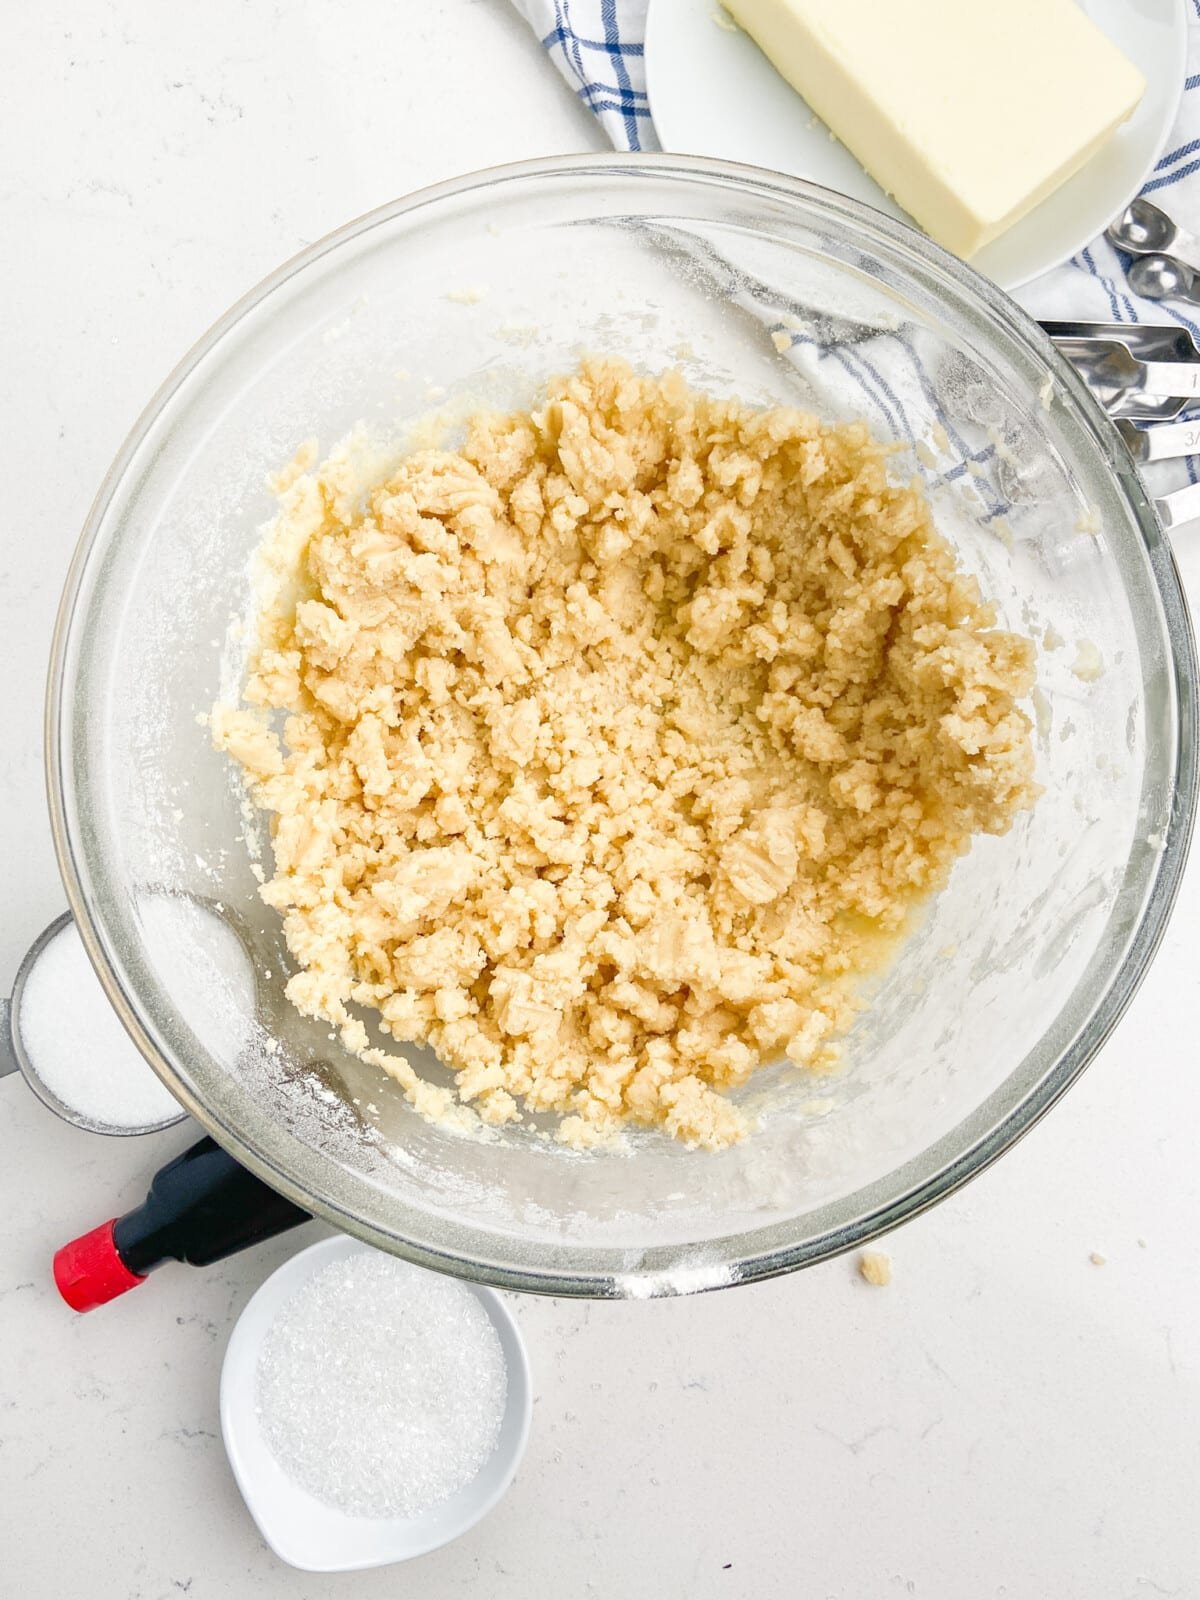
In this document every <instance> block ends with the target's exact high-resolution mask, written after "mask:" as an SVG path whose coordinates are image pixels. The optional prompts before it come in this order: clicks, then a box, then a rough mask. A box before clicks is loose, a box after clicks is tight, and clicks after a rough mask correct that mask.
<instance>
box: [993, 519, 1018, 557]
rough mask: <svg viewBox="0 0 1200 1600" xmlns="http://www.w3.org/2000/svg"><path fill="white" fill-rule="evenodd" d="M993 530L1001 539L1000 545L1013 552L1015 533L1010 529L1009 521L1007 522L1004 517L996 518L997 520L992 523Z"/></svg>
mask: <svg viewBox="0 0 1200 1600" xmlns="http://www.w3.org/2000/svg"><path fill="white" fill-rule="evenodd" d="M991 529H992V532H993V533H994V534H995V535H996V537H997V539H999V541H1000V543H1001V544H1002V545H1003V546H1004V548H1005V549H1006V550H1011V549H1012V547H1013V531H1012V529H1011V528H1010V527H1009V525H1008V523H1007V521H1006V520H1005V518H1004V517H995V518H993V520H992V522H991Z"/></svg>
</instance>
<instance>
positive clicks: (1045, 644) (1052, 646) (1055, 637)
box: [1042, 622, 1067, 650]
mask: <svg viewBox="0 0 1200 1600" xmlns="http://www.w3.org/2000/svg"><path fill="white" fill-rule="evenodd" d="M1066 642H1067V641H1066V640H1065V639H1064V638H1063V636H1062V634H1061V633H1059V631H1058V629H1057V628H1056V627H1055V626H1054V625H1053V623H1050V622H1048V623H1047V624H1046V631H1045V633H1043V634H1042V649H1043V650H1061V649H1062V647H1063V645H1064V644H1066Z"/></svg>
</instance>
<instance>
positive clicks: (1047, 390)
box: [1038, 372, 1054, 411]
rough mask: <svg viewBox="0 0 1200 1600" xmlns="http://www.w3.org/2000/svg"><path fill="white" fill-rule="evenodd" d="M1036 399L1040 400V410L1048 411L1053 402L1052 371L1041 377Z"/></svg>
mask: <svg viewBox="0 0 1200 1600" xmlns="http://www.w3.org/2000/svg"><path fill="white" fill-rule="evenodd" d="M1038 399H1039V401H1040V402H1041V406H1042V410H1043V411H1049V409H1050V406H1051V404H1052V403H1053V400H1054V375H1053V373H1050V372H1048V373H1047V374H1046V376H1045V377H1044V378H1043V379H1042V382H1041V385H1040V387H1039V388H1038Z"/></svg>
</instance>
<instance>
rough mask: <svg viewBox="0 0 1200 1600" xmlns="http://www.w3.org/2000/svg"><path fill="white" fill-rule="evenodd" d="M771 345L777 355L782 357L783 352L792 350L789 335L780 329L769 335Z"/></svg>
mask: <svg viewBox="0 0 1200 1600" xmlns="http://www.w3.org/2000/svg"><path fill="white" fill-rule="evenodd" d="M771 343H772V344H773V345H774V346H775V348H776V350H778V351H779V354H780V355H783V354H784V353H785V351H788V350H790V349H791V348H792V336H791V334H789V333H785V332H784V330H783V329H782V328H776V330H775V332H774V333H773V334H772V335H771Z"/></svg>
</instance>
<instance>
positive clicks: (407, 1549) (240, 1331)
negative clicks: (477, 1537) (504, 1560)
mask: <svg viewBox="0 0 1200 1600" xmlns="http://www.w3.org/2000/svg"><path fill="white" fill-rule="evenodd" d="M369 1251H370V1246H368V1245H365V1244H360V1243H359V1242H358V1240H357V1239H350V1238H346V1237H344V1236H342V1237H338V1238H336V1239H323V1240H322V1241H321V1242H320V1244H314V1245H312V1246H311V1247H310V1248H309V1249H307V1250H301V1251H300V1253H299V1254H298V1255H295V1256H293V1257H292V1259H291V1260H290V1261H288V1262H285V1263H284V1265H283V1266H282V1267H280V1268H279V1269H278V1271H276V1272H273V1273H272V1274H271V1276H270V1277H269V1278H268V1279H267V1281H266V1282H265V1283H264V1284H263V1286H262V1288H261V1289H259V1290H258V1292H257V1294H255V1296H254V1298H253V1299H252V1300H251V1301H250V1303H249V1304H248V1305H247V1307H246V1309H245V1310H244V1311H243V1312H242V1314H241V1316H240V1317H239V1318H238V1320H237V1325H236V1326H235V1327H234V1330H233V1333H232V1334H231V1336H230V1339H229V1344H228V1346H227V1348H226V1351H225V1362H224V1365H223V1366H222V1368H221V1432H222V1434H223V1435H224V1439H225V1452H226V1454H227V1455H228V1457H229V1464H230V1466H231V1467H232V1468H233V1475H234V1477H235V1478H236V1480H237V1486H238V1488H239V1489H240V1490H241V1491H242V1498H243V1499H244V1500H245V1502H246V1505H247V1507H248V1509H249V1511H250V1515H251V1516H252V1517H253V1518H254V1520H255V1522H256V1523H257V1524H258V1529H259V1532H260V1533H261V1534H262V1536H263V1538H264V1539H265V1540H266V1541H267V1543H268V1544H269V1545H270V1547H271V1549H272V1550H273V1551H274V1552H275V1554H276V1555H277V1556H279V1557H280V1559H281V1560H283V1561H286V1562H288V1563H289V1565H291V1566H293V1567H299V1568H300V1569H301V1570H302V1571H304V1572H356V1571H360V1570H362V1569H363V1568H365V1567H382V1566H386V1565H387V1564H388V1563H389V1562H393V1561H408V1560H410V1559H411V1558H412V1557H413V1556H420V1555H424V1554H425V1553H426V1552H427V1551H429V1550H436V1549H437V1548H438V1547H439V1546H440V1545H444V1544H449V1543H450V1541H451V1540H452V1539H457V1538H458V1536H459V1534H461V1533H466V1531H467V1529H468V1528H473V1527H474V1526H475V1524H476V1523H477V1522H478V1521H480V1519H481V1518H483V1517H486V1516H487V1514H488V1512H489V1511H490V1510H491V1509H492V1507H493V1506H495V1505H497V1504H498V1503H499V1501H500V1500H501V1499H502V1498H503V1496H504V1493H505V1491H506V1490H507V1489H508V1486H509V1484H510V1483H511V1482H512V1480H513V1477H514V1475H515V1473H516V1470H517V1467H518V1465H519V1463H520V1460H521V1457H522V1456H523V1455H524V1453H525V1444H526V1441H527V1440H528V1438H529V1421H530V1416H531V1414H532V1411H533V1391H532V1384H531V1382H530V1377H529V1361H528V1359H527V1357H526V1354H525V1345H524V1342H523V1340H522V1338H521V1334H520V1331H519V1330H518V1328H517V1325H516V1322H515V1321H514V1320H513V1317H512V1313H511V1312H510V1311H509V1310H508V1308H507V1306H506V1305H505V1304H504V1302H503V1301H502V1300H501V1299H500V1297H499V1296H498V1295H497V1294H495V1293H494V1292H493V1291H492V1290H491V1289H485V1288H483V1287H481V1286H480V1285H478V1284H474V1283H464V1284H463V1287H464V1288H465V1289H468V1290H470V1292H471V1293H472V1294H473V1295H475V1297H476V1298H477V1299H478V1300H479V1303H480V1304H481V1305H482V1306H483V1309H484V1310H485V1311H486V1312H487V1314H488V1316H489V1317H490V1318H491V1319H492V1325H493V1326H494V1327H495V1329H496V1333H497V1334H498V1335H499V1338H500V1345H501V1348H502V1350H503V1351H504V1361H505V1366H506V1367H507V1369H508V1400H507V1404H506V1406H505V1411H504V1420H503V1422H502V1423H501V1424H500V1437H499V1439H498V1440H497V1442H496V1448H495V1450H494V1451H493V1452H492V1454H491V1455H490V1456H489V1457H488V1459H487V1461H486V1462H485V1463H484V1464H483V1466H482V1467H481V1468H480V1470H479V1472H478V1474H477V1475H476V1476H475V1477H474V1478H473V1479H472V1480H471V1482H470V1483H468V1484H465V1485H464V1486H463V1487H462V1488H461V1489H459V1490H458V1492H457V1493H456V1494H453V1495H451V1496H450V1498H449V1499H448V1500H443V1501H442V1503H441V1504H440V1505H437V1506H434V1507H433V1508H432V1509H431V1510H429V1511H426V1512H425V1513H424V1514H423V1515H421V1516H419V1517H351V1516H347V1515H346V1514H345V1513H344V1512H341V1511H336V1510H335V1509H334V1508H333V1507H332V1506H328V1505H326V1504H325V1503H324V1502H323V1501H321V1500H318V1499H316V1498H315V1497H314V1496H313V1495H311V1494H309V1493H308V1491H307V1490H306V1489H302V1488H301V1487H300V1485H299V1484H297V1483H293V1481H292V1480H291V1478H289V1477H288V1475H287V1473H286V1472H284V1470H283V1468H282V1467H281V1466H280V1465H279V1463H278V1462H277V1461H276V1460H275V1457H274V1456H273V1455H272V1454H271V1451H270V1448H269V1446H268V1445H267V1441H266V1439H265V1438H264V1437H263V1433H262V1429H261V1428H260V1427H259V1422H258V1410H257V1406H256V1403H255V1387H256V1378H257V1371H258V1356H259V1351H260V1350H261V1349H262V1342H263V1339H264V1337H265V1336H266V1332H267V1329H268V1328H269V1327H270V1326H271V1323H272V1322H273V1321H274V1319H275V1315H276V1313H277V1312H278V1311H279V1310H280V1308H281V1307H282V1306H283V1304H284V1302H285V1301H286V1300H289V1299H290V1298H291V1297H292V1295H294V1294H295V1293H296V1291H297V1290H298V1289H299V1288H300V1286H301V1284H302V1283H303V1282H304V1281H305V1279H306V1278H309V1277H311V1276H312V1274H313V1273H314V1272H316V1271H318V1270H319V1269H320V1268H322V1267H326V1266H328V1265H329V1264H330V1263H331V1262H333V1261H341V1260H344V1259H345V1257H347V1256H351V1255H356V1254H358V1253H359V1252H364V1253H366V1252H369ZM414 1270H418V1269H414Z"/></svg>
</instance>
